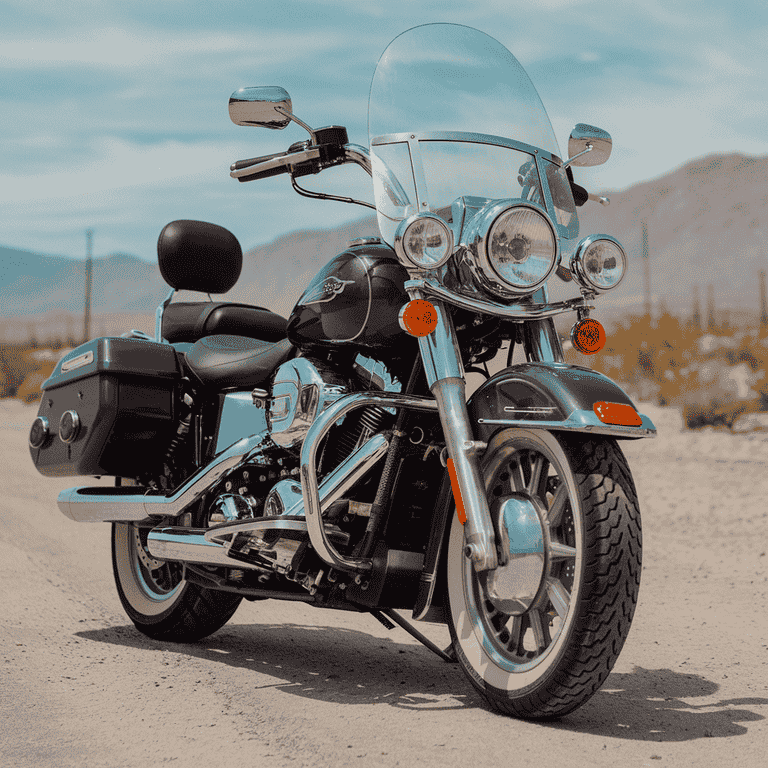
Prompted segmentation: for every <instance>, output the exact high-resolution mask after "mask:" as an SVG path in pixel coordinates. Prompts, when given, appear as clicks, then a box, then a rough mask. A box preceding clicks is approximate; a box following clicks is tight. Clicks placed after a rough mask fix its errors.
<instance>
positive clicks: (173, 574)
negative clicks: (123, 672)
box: [112, 523, 242, 643]
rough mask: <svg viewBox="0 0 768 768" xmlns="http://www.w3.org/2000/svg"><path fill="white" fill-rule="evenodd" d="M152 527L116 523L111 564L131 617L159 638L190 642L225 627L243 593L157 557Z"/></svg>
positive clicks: (139, 626)
mask: <svg viewBox="0 0 768 768" xmlns="http://www.w3.org/2000/svg"><path fill="white" fill-rule="evenodd" d="M150 530H151V529H150V528H139V527H138V526H136V525H133V524H130V523H113V524H112V570H113V572H114V576H115V585H116V586H117V593H118V595H119V596H120V602H121V603H122V604H123V608H124V609H125V612H126V613H127V614H128V617H129V618H130V619H131V621H132V622H133V623H134V624H135V625H136V628H137V629H138V630H139V631H140V632H142V633H143V634H145V635H147V637H151V638H153V639H155V640H171V641H175V642H179V643H191V642H194V641H196V640H200V639H202V638H203V637H207V636H208V635H210V634H213V633H214V632H216V630H218V629H221V627H223V626H224V625H225V624H226V623H227V622H228V621H229V620H230V619H231V618H232V616H233V614H234V613H235V611H236V610H237V607H238V605H240V601H241V599H242V598H241V597H240V596H239V595H235V594H231V593H229V592H218V591H216V590H212V589H206V588H204V587H200V586H198V585H197V584H191V583H190V582H188V581H186V580H184V579H183V578H182V575H183V566H182V565H181V563H174V562H165V561H162V560H156V559H154V558H153V557H152V555H151V554H150V553H149V549H148V547H147V534H148V533H149V531H150Z"/></svg>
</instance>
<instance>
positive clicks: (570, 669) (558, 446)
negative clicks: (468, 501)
mask: <svg viewBox="0 0 768 768" xmlns="http://www.w3.org/2000/svg"><path fill="white" fill-rule="evenodd" d="M482 471H483V477H484V479H485V485H486V492H487V496H488V502H489V506H490V507H491V509H492V510H493V509H494V508H497V507H498V505H499V504H500V503H503V502H504V501H505V500H508V499H515V500H519V503H520V504H525V503H527V504H528V507H529V508H530V509H535V510H536V514H537V516H538V517H537V518H534V519H538V521H539V522H540V532H541V537H540V543H539V545H538V547H537V548H536V551H537V553H540V554H537V555H536V556H535V557H534V558H533V559H535V562H536V563H537V566H536V567H535V568H533V570H532V568H531V566H530V565H528V566H526V565H520V564H519V563H520V562H521V561H514V560H513V559H512V560H511V561H510V564H509V565H504V566H501V567H500V568H499V569H498V570H497V572H496V573H492V574H477V573H476V572H475V570H474V568H473V566H472V564H471V563H470V561H469V560H468V559H467V558H466V557H464V555H463V549H464V531H463V527H462V526H461V524H460V523H459V522H458V520H457V519H454V521H453V523H452V529H451V537H450V542H449V550H448V563H447V576H448V598H449V609H450V616H451V621H450V625H451V633H452V638H453V641H454V648H455V649H456V653H457V656H458V658H459V661H460V663H461V665H462V667H463V669H464V671H465V672H466V673H467V675H468V676H469V679H470V680H471V682H472V683H473V685H474V686H475V687H476V688H477V689H478V690H479V691H480V692H481V693H482V694H483V695H484V696H485V697H486V699H487V700H488V701H489V703H490V704H491V706H492V707H493V708H495V709H497V710H499V711H502V712H505V713H507V714H512V715H516V716H519V717H527V718H552V717H558V716H561V715H563V714H565V713H567V712H570V711H572V710H573V709H575V708H576V707H578V706H580V705H581V704H583V703H584V702H585V701H586V700H587V699H588V698H589V697H590V696H591V695H592V694H593V693H594V692H595V691H596V690H597V689H598V688H599V686H600V685H601V684H602V683H603V681H604V680H605V678H606V677H607V676H608V673H609V672H610V670H611V668H612V667H613V664H614V663H615V661H616V658H617V657H618V654H619V651H620V650H621V647H622V646H623V644H624V640H625V639H626V636H627V633H628V631H629V626H630V622H631V619H632V615H633V613H634V608H635V604H636V602H637V593H638V588H639V582H640V558H641V531H640V515H639V510H638V507H637V500H636V492H635V489H634V484H633V482H632V479H631V476H630V474H629V470H628V468H627V465H626V460H625V459H624V456H623V454H622V453H621V451H620V449H619V448H618V446H617V445H616V443H615V441H613V440H611V439H608V438H597V439H595V438H586V437H585V436H583V435H578V436H569V437H565V436H560V437H559V438H556V437H555V436H554V435H552V434H550V433H547V432H539V431H532V430H512V429H510V430H504V431H501V432H499V433H497V434H496V435H495V436H494V438H493V439H492V440H491V442H490V444H489V446H488V450H487V451H486V454H485V456H484V458H483V461H482ZM526 500H527V501H526ZM499 525H501V524H499ZM534 528H537V525H534ZM510 530H512V529H510ZM537 530H538V528H537ZM512 538H514V536H513V535H512V533H510V539H512ZM528 557H529V560H530V559H532V558H531V556H530V555H529V556H528ZM536 558H538V559H536ZM516 562H517V564H516ZM515 569H517V570H515ZM505 571H506V572H505ZM531 573H533V577H532V578H533V587H532V588H529V587H526V588H525V589H524V590H522V591H520V588H519V587H516V584H515V581H517V582H520V581H524V578H523V577H526V578H527V579H531V575H530V574H531ZM500 574H504V575H503V577H502V576H501V575H500ZM494 580H495V581H494ZM491 585H493V589H489V586H491ZM502 588H506V589H507V590H508V592H509V594H510V595H511V597H510V598H508V599H504V598H505V595H503V594H502V595H499V592H500V590H501V589H502ZM516 589H517V591H516ZM529 592H530V596H529V597H526V599H525V600H522V601H519V600H517V599H516V598H518V597H519V594H522V593H525V594H528V593H529ZM510 606H515V608H511V607H510Z"/></svg>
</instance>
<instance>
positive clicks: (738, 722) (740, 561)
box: [0, 401, 768, 767]
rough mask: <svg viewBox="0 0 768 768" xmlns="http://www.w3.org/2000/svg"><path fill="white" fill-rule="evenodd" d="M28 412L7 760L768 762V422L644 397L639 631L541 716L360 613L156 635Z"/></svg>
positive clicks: (3, 553)
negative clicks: (43, 456) (489, 699)
mask: <svg viewBox="0 0 768 768" xmlns="http://www.w3.org/2000/svg"><path fill="white" fill-rule="evenodd" d="M35 410H36V409H35V408H34V407H26V406H22V405H20V404H18V403H16V402H7V401H0V451H1V452H2V453H1V454H0V467H1V468H2V469H1V470H0V499H2V501H1V502H0V505H1V506H2V515H1V516H0V577H2V579H3V582H4V589H3V592H2V594H3V597H2V599H0V603H2V606H3V612H4V621H3V622H2V625H0V645H1V646H2V660H0V670H1V671H0V674H2V678H0V713H1V715H2V719H3V722H4V723H6V724H7V725H6V726H5V727H4V728H3V729H2V732H0V765H3V766H5V765H7V766H27V765H29V766H32V765H35V766H69V765H72V766H75V765H77V766H84V765H85V766H102V765H103V766H134V765H135V766H138V765H144V764H147V763H176V764H179V765H181V764H184V765H187V766H203V765H205V766H209V765H220V764H224V763H225V762H226V763H227V764H236V763H237V762H238V761H240V760H242V761H243V762H246V761H248V763H251V764H252V763H256V762H258V763H265V764H266V763H267V761H268V763H269V764H270V765H274V766H283V765H286V766H287V765H291V766H303V765H307V766H310V765H312V766H323V765H328V766H341V765H361V764H363V763H369V764H373V765H377V766H378V765H382V766H390V765H392V766H394V765H414V764H418V765H425V766H432V765H435V766H437V765H442V766H444V765H446V764H448V765H460V764H461V765H464V764H470V763H475V764H486V763H502V762H503V763H507V764H514V765H528V764H533V763H534V761H535V762H543V761H547V763H552V762H554V763H557V762H563V763H567V764H569V765H575V766H582V765H583V766H608V765H611V766H613V765H616V764H624V765H629V766H634V765H665V764H666V765H681V766H691V765H695V766H715V765H717V766H723V765H731V764H739V765H744V766H748V767H751V766H758V765H762V764H764V763H763V761H764V759H765V750H766V747H768V727H766V724H765V717H766V715H768V639H767V638H768V555H766V550H767V549H768V504H767V503H766V501H765V500H766V498H768V437H766V436H764V435H729V434H721V433H715V432H712V431H710V432H702V433H687V432H684V431H683V430H682V426H681V422H680V418H679V416H678V415H677V413H676V412H674V411H670V410H667V409H658V408H653V407H651V406H648V407H646V408H644V409H643V410H644V411H645V412H647V413H649V415H651V417H652V418H653V419H654V421H656V423H657V426H658V427H659V429H660V436H659V438H657V439H656V440H654V441H640V442H637V443H624V444H623V447H624V449H625V453H626V454H627V456H628V458H629V462H630V466H631V468H632V470H633V474H634V476H635V479H636V483H637V486H638V490H639V494H640V501H641V509H642V512H643V520H644V570H643V584H642V587H641V597H640V604H639V606H638V610H637V613H636V617H635V621H634V625H633V629H632V632H631V634H630V637H629V640H628V642H627V644H626V646H625V649H624V651H623V653H622V655H621V657H620V659H619V661H618V663H617V666H616V668H615V670H614V672H613V673H612V674H611V676H610V677H609V679H608V681H607V682H606V685H605V686H604V687H603V689H602V690H601V691H599V692H598V693H597V694H596V695H595V696H594V697H593V699H592V700H590V702H589V703H588V704H587V705H585V706H584V707H583V708H582V709H580V710H579V711H577V712H576V713H574V714H572V715H570V716H568V717H567V718H564V719H563V720H562V721H561V722H559V723H556V724H549V725H541V724H531V723H525V722H520V721H515V720H510V719H507V718H503V717H500V716H497V715H495V714H493V713H491V712H490V711H488V710H487V709H486V708H484V706H483V705H482V703H481V702H480V700H479V699H478V698H477V697H476V696H475V694H474V692H473V691H472V689H471V688H470V686H469V685H468V684H467V683H466V682H465V680H464V679H463V677H462V675H461V673H460V671H459V670H458V669H457V668H456V667H455V666H451V665H447V664H444V663H443V662H441V661H440V660H439V659H438V658H437V657H435V656H433V655H432V654H431V653H430V652H429V651H427V650H426V649H423V648H422V647H421V646H419V645H418V644H416V643H415V641H412V640H411V639H410V638H409V637H408V636H406V635H405V634H404V633H402V632H401V631H400V630H395V631H393V632H387V631H386V630H385V629H384V628H383V627H381V626H380V625H379V624H378V623H377V622H375V621H374V620H373V619H372V618H371V617H367V616H358V615H353V614H347V613H341V612H335V611H334V612H331V611H320V610H317V609H313V608H310V607H307V606H303V605H289V604H284V603H279V602H275V601H266V602H262V603H254V604H244V605H243V606H242V607H241V608H240V609H239V610H238V612H237V614H236V615H235V617H234V619H233V620H232V621H231V622H230V623H229V624H228V625H227V626H226V627H225V628H224V629H223V630H222V631H220V632H219V633H217V634H216V635H214V636H213V637H212V638H209V639H207V640H205V641H203V642H201V643H197V644H193V645H185V646H169V645H163V644H160V643H154V642H152V641H149V640H147V639H146V638H144V637H143V636H141V635H139V634H138V633H137V632H136V631H135V630H134V629H133V627H132V625H131V624H130V622H129V621H128V619H127V618H126V617H125V615H124V614H123V612H122V609H121V607H120V605H119V602H118V599H117V596H116V594H115V590H114V587H113V584H112V576H111V566H110V562H109V530H108V526H106V525H86V524H76V523H73V522H71V521H69V520H68V519H66V518H64V517H63V516H62V515H61V514H60V513H59V512H58V510H57V508H56V504H55V499H56V496H57V494H58V492H59V490H61V489H62V488H63V487H67V486H69V485H75V484H76V483H77V479H75V478H63V479H51V478H43V477H41V476H40V475H38V474H37V473H36V472H35V470H34V467H33V466H32V464H31V462H30V460H29V454H28V451H27V448H26V434H27V430H28V427H29V424H30V423H31V420H32V418H33V417H34V413H35ZM427 629H428V632H429V633H430V634H431V635H433V636H434V637H435V638H436V639H438V640H440V641H441V642H442V641H443V640H445V639H446V638H447V632H446V630H445V628H444V627H440V626H436V625H429V626H428V627H427Z"/></svg>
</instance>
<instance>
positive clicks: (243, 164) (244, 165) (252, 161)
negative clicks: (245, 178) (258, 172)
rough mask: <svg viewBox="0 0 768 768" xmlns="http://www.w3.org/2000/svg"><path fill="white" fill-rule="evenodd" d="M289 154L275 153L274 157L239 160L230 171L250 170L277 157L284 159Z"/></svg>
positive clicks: (231, 166) (263, 156) (230, 167)
mask: <svg viewBox="0 0 768 768" xmlns="http://www.w3.org/2000/svg"><path fill="white" fill-rule="evenodd" d="M287 154H288V153H287V152H275V154H273V155H262V156H261V157H251V158H249V159H247V160H238V161H237V162H236V163H232V165H230V166H229V170H230V171H242V170H243V168H250V167H251V166H252V165H258V164H259V163H265V162H267V160H274V159H275V158H277V157H284V156H285V155H287Z"/></svg>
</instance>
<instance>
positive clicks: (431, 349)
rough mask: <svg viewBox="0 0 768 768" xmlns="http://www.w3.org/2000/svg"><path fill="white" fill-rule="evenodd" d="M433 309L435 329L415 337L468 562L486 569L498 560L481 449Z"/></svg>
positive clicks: (458, 365) (455, 359)
mask: <svg viewBox="0 0 768 768" xmlns="http://www.w3.org/2000/svg"><path fill="white" fill-rule="evenodd" d="M407 286H408V284H406V287H407ZM407 290H408V295H409V296H410V297H411V298H414V299H418V298H422V296H421V295H420V294H419V292H418V291H413V290H411V289H408V288H407ZM435 309H436V310H437V325H436V327H435V330H434V331H433V332H432V333H430V334H429V335H428V336H421V337H420V338H419V351H420V353H421V359H422V362H423V364H424V371H425V373H426V376H427V384H428V385H429V388H430V390H431V392H432V394H433V395H434V396H435V400H436V401H437V403H438V412H439V414H440V423H441V424H442V426H443V436H444V437H445V444H446V447H447V449H448V455H449V456H450V457H451V459H452V460H453V463H454V466H455V469H456V477H457V479H458V482H459V490H460V492H461V498H462V501H463V502H464V509H465V512H466V514H467V521H466V523H465V524H464V537H465V541H466V543H467V549H468V554H469V558H470V559H471V560H472V562H473V564H474V567H475V569H476V570H477V571H487V570H491V569H493V568H496V566H497V564H498V561H497V557H496V543H495V536H494V533H493V525H492V523H491V513H490V510H489V508H488V500H487V498H486V494H485V484H484V483H483V478H482V475H481V473H480V463H479V461H478V453H479V451H480V450H481V448H480V445H479V444H478V443H477V442H476V441H475V440H474V437H473V435H472V428H471V424H470V420H469V414H468V413H467V398H466V384H465V381H464V366H463V364H462V361H461V352H460V351H459V349H458V347H457V346H456V333H455V331H454V328H453V321H452V320H451V317H450V315H449V314H448V312H447V311H446V309H445V305H444V304H443V303H442V302H436V303H435Z"/></svg>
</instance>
